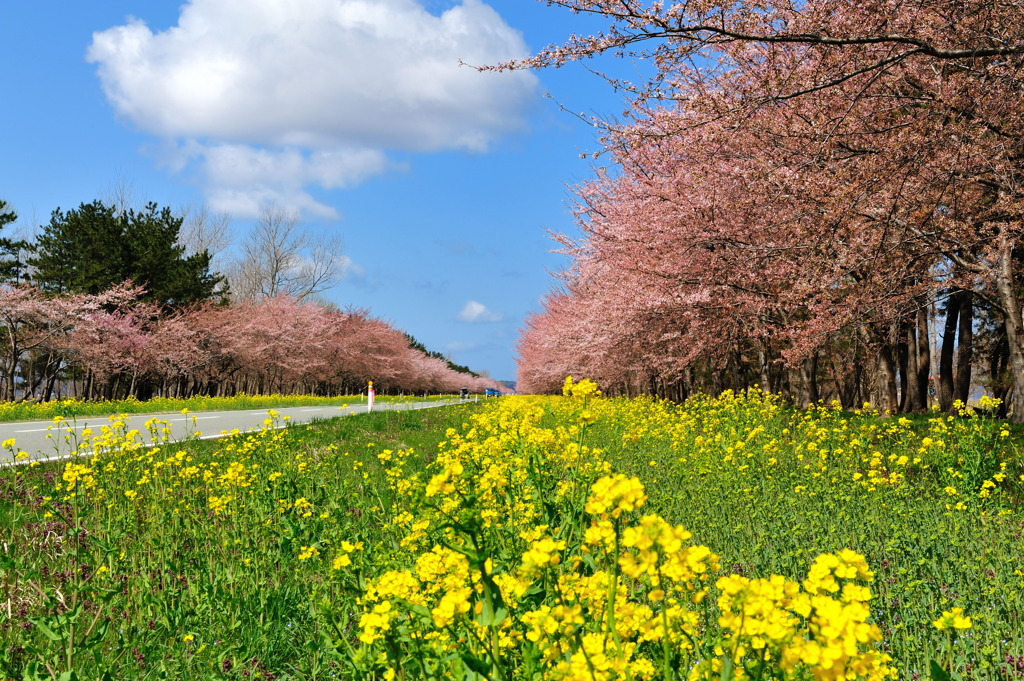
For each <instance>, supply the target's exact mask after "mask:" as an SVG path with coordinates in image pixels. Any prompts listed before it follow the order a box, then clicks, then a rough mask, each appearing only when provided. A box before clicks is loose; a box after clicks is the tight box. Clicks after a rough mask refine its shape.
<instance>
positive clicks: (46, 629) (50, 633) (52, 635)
mask: <svg viewBox="0 0 1024 681" xmlns="http://www.w3.org/2000/svg"><path fill="white" fill-rule="evenodd" d="M28 621H29V622H31V623H32V624H34V625H36V627H37V628H38V629H39V631H41V632H43V636H45V637H46V638H48V639H50V640H51V641H54V642H57V641H63V640H64V636H63V635H61V634H58V633H57V632H55V631H54V630H53V629H51V628H50V626H49V625H48V624H46V623H45V622H43V621H42V620H37V619H32V618H31V617H30V618H28Z"/></svg>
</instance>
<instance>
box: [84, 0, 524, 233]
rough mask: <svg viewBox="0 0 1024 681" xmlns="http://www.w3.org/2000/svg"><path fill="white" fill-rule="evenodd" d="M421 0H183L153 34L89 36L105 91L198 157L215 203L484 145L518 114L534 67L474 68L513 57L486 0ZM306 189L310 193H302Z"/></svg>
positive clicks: (129, 30) (134, 30)
mask: <svg viewBox="0 0 1024 681" xmlns="http://www.w3.org/2000/svg"><path fill="white" fill-rule="evenodd" d="M421 2H422V0H303V2H301V3H294V2H287V1H286V0H247V1H246V2H239V1H238V0H190V1H189V2H188V3H186V4H185V5H184V6H183V7H182V10H181V15H180V16H179V19H178V23H177V25H175V26H172V27H171V28H168V29H167V30H165V31H159V32H156V33H154V32H153V31H152V30H151V29H150V28H149V27H148V26H147V25H146V24H145V23H144V22H142V21H140V20H135V19H133V20H131V21H129V22H128V23H126V24H125V25H123V26H116V27H113V28H110V29H107V30H105V31H100V32H97V33H95V34H94V35H93V40H92V44H91V45H90V47H89V50H88V54H87V58H88V59H89V61H90V62H92V63H95V64H97V67H98V72H99V76H100V80H101V82H102V85H103V89H104V91H105V93H106V96H107V98H108V100H109V101H110V103H111V104H112V106H113V107H114V109H115V110H116V111H117V113H118V114H119V115H120V116H121V117H123V118H124V119H126V120H127V121H129V122H131V123H132V124H134V125H135V126H137V127H138V128H140V129H142V130H144V131H147V132H149V133H151V134H153V135H156V136H158V137H160V138H161V139H164V140H173V141H174V142H175V143H176V145H177V149H178V154H179V156H178V158H177V159H174V160H170V161H168V164H169V165H170V166H172V167H175V166H176V167H184V166H187V165H190V164H198V165H200V167H201V170H202V173H203V176H204V180H205V181H206V182H207V183H208V185H209V186H210V187H211V194H212V197H213V198H214V199H215V201H216V202H217V203H219V207H220V209H225V208H231V209H234V210H238V211H242V212H245V211H246V210H247V209H246V207H245V206H246V202H247V201H248V202H252V201H256V202H257V203H259V202H261V201H265V200H266V199H267V198H268V195H273V196H271V197H270V198H275V199H278V200H279V203H282V201H280V199H282V198H286V199H288V202H286V203H292V204H294V203H295V202H299V203H302V202H303V201H305V205H302V206H299V207H301V208H304V209H305V210H313V211H314V212H321V213H323V212H324V211H325V210H327V212H329V209H326V207H323V206H319V207H318V204H316V202H315V200H314V199H313V198H312V197H311V196H309V194H308V193H306V192H305V191H304V188H305V187H309V186H311V185H317V186H320V187H323V188H325V189H333V188H338V187H344V186H348V185H350V184H352V183H355V182H358V181H360V180H362V179H364V178H366V177H369V176H371V175H374V174H377V173H381V172H384V171H386V170H388V169H390V168H391V167H392V166H391V165H390V163H389V162H388V160H387V157H386V152H388V151H408V152H430V151H437V150H442V149H465V150H470V151H485V150H486V149H487V148H488V147H489V146H490V145H491V144H492V143H493V142H494V141H495V140H496V139H497V138H498V137H500V136H501V135H504V134H507V133H509V132H511V131H515V130H517V129H519V128H520V127H521V126H522V121H523V111H524V107H525V105H526V103H527V102H528V101H529V100H530V99H531V98H532V96H533V95H534V92H535V89H536V78H535V77H534V76H533V75H531V74H529V73H522V72H516V73H504V74H497V73H479V72H477V71H476V70H474V69H472V68H468V67H465V66H460V65H459V61H460V60H463V61H465V62H467V63H473V64H487V63H495V62H499V61H503V60H506V59H509V58H512V57H518V56H523V55H524V54H525V53H526V51H527V50H526V46H525V44H524V43H523V40H522V36H521V34H520V33H519V32H518V31H516V30H514V29H512V28H510V27H509V26H508V25H507V24H505V22H504V21H503V20H502V18H501V17H500V16H499V15H498V14H497V12H495V11H494V10H493V9H492V8H491V7H489V6H488V5H486V4H485V3H484V2H482V1H481V0H461V1H459V2H453V4H452V6H450V7H449V8H448V9H447V10H445V11H444V12H441V13H440V14H432V13H430V12H428V11H427V10H426V9H425V8H424V6H423V5H422V4H421ZM304 197H305V198H304Z"/></svg>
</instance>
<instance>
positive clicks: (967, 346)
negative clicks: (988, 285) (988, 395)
mask: <svg viewBox="0 0 1024 681" xmlns="http://www.w3.org/2000/svg"><path fill="white" fill-rule="evenodd" d="M958 297H959V298H960V323H959V327H958V329H957V347H956V384H955V385H954V391H953V397H954V399H957V400H960V401H961V402H963V403H964V404H965V405H966V404H967V400H968V399H970V397H971V362H972V361H973V360H974V294H973V293H971V292H970V291H961V292H960V293H959V295H958Z"/></svg>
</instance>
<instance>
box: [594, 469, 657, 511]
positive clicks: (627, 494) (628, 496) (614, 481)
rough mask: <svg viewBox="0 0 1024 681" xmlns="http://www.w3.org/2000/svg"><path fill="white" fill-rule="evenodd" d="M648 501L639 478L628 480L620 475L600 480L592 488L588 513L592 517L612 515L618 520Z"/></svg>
mask: <svg viewBox="0 0 1024 681" xmlns="http://www.w3.org/2000/svg"><path fill="white" fill-rule="evenodd" d="M646 501H647V495H646V494H645V493H644V486H643V484H642V483H641V482H640V479H639V478H627V477H626V476H625V475H622V474H621V473H618V474H616V475H611V476H606V477H603V478H601V479H600V480H598V481H597V482H595V483H594V484H593V486H592V487H591V494H590V497H589V498H588V499H587V506H586V511H587V513H590V514H591V515H606V514H607V515H611V517H613V518H618V517H619V516H620V515H621V514H622V513H623V512H626V513H629V512H631V511H634V510H636V509H638V508H640V507H641V506H643V505H644V503H645V502H646Z"/></svg>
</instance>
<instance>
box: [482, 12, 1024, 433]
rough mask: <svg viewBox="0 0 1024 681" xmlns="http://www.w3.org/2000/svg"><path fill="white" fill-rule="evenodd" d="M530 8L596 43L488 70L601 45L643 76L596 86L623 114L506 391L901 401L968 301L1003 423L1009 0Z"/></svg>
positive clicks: (1023, 266)
mask: <svg viewBox="0 0 1024 681" xmlns="http://www.w3.org/2000/svg"><path fill="white" fill-rule="evenodd" d="M549 4H553V5H558V6H562V7H566V8H568V9H570V10H573V11H576V12H581V13H588V14H594V15H599V16H601V17H604V18H606V19H607V20H608V28H607V29H606V30H605V31H604V32H602V33H600V34H598V35H594V36H573V37H571V38H569V39H568V40H567V41H566V42H565V43H564V44H562V45H556V46H553V47H551V48H548V49H546V50H544V51H542V52H541V53H539V54H538V55H537V56H536V57H534V58H532V59H527V60H523V61H520V62H517V63H512V64H506V65H502V67H499V68H503V67H512V68H522V67H537V66H557V65H559V64H562V63H564V62H566V61H570V60H576V59H585V58H588V57H591V56H594V55H597V54H600V53H603V52H609V51H610V52H618V53H624V54H627V55H629V56H632V57H634V58H640V59H646V60H649V63H650V65H651V66H652V69H651V71H652V72H653V74H654V75H653V77H652V78H650V79H649V80H647V81H645V82H639V83H624V82H615V85H616V86H619V87H620V88H621V91H623V92H625V93H627V95H628V96H629V97H630V98H631V107H630V110H629V112H627V115H626V116H625V117H624V118H623V119H622V120H619V121H603V123H604V124H605V130H606V137H605V140H604V142H605V147H606V153H605V157H604V158H606V159H607V160H608V165H609V167H607V168H600V169H598V175H597V178H596V179H595V180H593V181H591V182H588V183H585V184H584V185H582V186H581V187H580V188H579V190H578V197H579V198H578V204H577V216H578V220H579V224H580V229H581V232H582V234H583V238H582V239H579V240H571V239H567V238H563V239H562V240H561V242H562V244H563V246H564V248H565V250H566V251H568V252H569V253H570V254H571V255H572V256H573V257H574V262H573V266H572V267H571V268H570V270H569V271H567V272H566V273H565V288H564V290H563V291H561V292H558V293H555V294H553V295H552V296H551V297H550V298H549V300H548V302H547V306H546V309H545V312H544V313H543V314H541V315H538V316H536V317H535V318H533V319H531V320H530V322H529V324H528V328H527V332H526V334H524V337H523V342H522V343H521V346H520V356H521V364H520V371H521V374H522V375H525V376H527V377H528V378H529V380H528V381H527V382H526V383H528V384H530V385H532V386H533V387H534V388H537V387H541V386H548V385H550V386H552V387H556V386H557V384H556V383H555V380H556V379H557V380H560V377H561V376H564V375H565V374H566V373H572V374H579V373H580V371H581V370H586V371H585V373H591V374H592V375H595V376H600V377H603V378H604V380H605V382H606V383H607V384H609V385H614V386H618V387H620V388H624V387H628V389H630V390H636V389H649V386H652V385H663V386H664V385H665V384H669V385H672V384H688V385H692V384H693V383H694V382H695V380H696V378H695V375H694V374H693V372H694V371H695V370H697V369H701V367H704V369H701V370H706V371H707V373H706V374H705V375H706V376H708V377H709V379H713V380H711V383H713V384H715V385H717V386H718V387H724V385H723V380H722V379H723V378H724V379H727V380H725V381H724V383H725V384H729V385H731V387H735V388H743V387H744V386H747V385H751V384H752V383H753V382H760V383H761V384H762V385H767V386H769V387H777V386H778V387H786V386H789V387H790V389H791V390H793V392H800V390H797V389H795V388H794V386H799V385H801V384H802V385H804V386H805V388H804V390H803V391H802V392H803V394H804V399H807V398H811V399H813V398H814V396H816V395H817V394H818V392H817V381H818V380H819V375H820V378H821V379H825V378H826V377H827V378H828V379H829V380H828V383H830V384H832V385H831V386H830V390H832V392H833V394H836V393H838V394H839V396H840V397H841V398H842V399H843V401H844V403H849V404H851V405H852V404H855V400H856V399H857V398H858V397H861V396H864V395H865V393H864V392H863V391H861V390H860V389H858V390H854V391H847V390H846V388H845V387H844V386H845V385H846V384H847V381H848V380H849V381H854V382H856V383H859V384H864V383H865V382H866V380H865V378H864V377H865V376H867V377H870V380H871V381H872V382H873V385H871V386H868V387H867V392H868V393H871V394H872V395H873V396H874V398H876V399H877V402H876V404H879V405H880V406H881V407H883V408H887V409H893V410H896V409H898V408H903V409H914V408H921V407H922V406H923V405H922V402H921V395H922V394H924V395H925V397H924V399H925V401H927V388H928V386H927V380H928V362H929V361H930V358H929V356H928V353H927V346H928V343H927V342H925V343H923V344H922V343H919V342H918V340H917V339H920V338H921V337H922V335H924V337H925V339H927V337H928V334H929V333H931V330H930V322H929V317H930V318H931V319H932V320H933V322H934V320H935V319H936V318H937V317H938V316H940V315H945V316H946V317H948V319H947V323H946V324H945V326H946V336H947V337H948V338H950V339H952V337H953V334H959V335H958V337H959V338H961V339H962V341H963V342H958V343H953V342H952V341H951V340H950V342H948V343H947V342H944V343H943V352H949V353H951V352H953V349H954V347H956V346H959V347H962V348H968V347H969V346H970V343H971V332H972V330H973V328H974V326H976V324H975V323H974V321H973V319H974V317H973V316H972V315H974V314H975V313H974V310H975V309H979V310H984V314H986V315H987V316H988V319H987V321H986V326H987V327H988V328H990V329H991V337H992V343H991V346H990V348H991V350H992V352H993V353H995V354H994V355H993V357H994V360H993V362H992V367H991V369H990V371H989V376H988V380H989V381H990V384H991V386H993V387H995V386H1004V387H1005V386H1012V390H1010V392H1009V393H1008V394H1007V393H1006V390H1005V389H1004V390H1003V394H1004V395H1007V396H1008V397H1009V398H1010V400H1011V402H1012V403H1013V414H1014V418H1015V419H1017V420H1024V319H1022V315H1021V311H1022V308H1024V297H1022V292H1024V245H1022V243H1021V239H1022V238H1024V166H1022V162H1021V159H1022V158H1024V146H1022V145H1024V141H1022V140H1024V118H1022V115H1021V114H1022V112H1024V72H1022V68H1024V58H1022V55H1024V22H1021V20H1020V19H1021V12H1020V7H1019V5H1017V4H1015V3H991V2H985V1H982V0H966V1H957V2H953V1H952V0H926V1H924V2H907V1H905V0H886V1H884V2H877V3H866V4H865V3H848V2H842V1H840V0H810V1H809V2H804V1H801V2H795V1H791V0H767V1H763V2H762V1H757V2H753V1H747V0H741V1H740V2H729V3H723V2H717V1H711V2H701V3H673V4H667V3H660V2H646V1H641V0H553V2H551V3H549ZM972 301H977V302H978V303H979V305H980V307H977V306H973V305H972ZM922 314H923V316H922ZM958 316H959V320H958V319H957V317H958ZM933 322H932V323H933ZM957 322H959V323H957ZM819 360H821V361H820V362H819ZM970 363H971V360H970V357H969V353H964V359H963V361H962V362H960V367H959V368H958V369H957V370H958V371H961V370H962V371H963V372H964V377H963V378H964V379H965V380H958V381H957V384H959V385H961V386H963V387H964V389H965V390H966V389H969V387H970V380H969V372H970ZM940 364H941V365H942V366H943V367H945V368H946V369H945V370H947V371H948V370H951V369H950V367H952V366H953V362H952V361H944V362H940ZM1003 374H1005V376H1004V375H1003ZM911 377H913V381H912V382H908V379H909V378H911ZM901 381H902V384H901V383H900V382H901ZM698 382H699V381H698ZM683 392H685V390H683ZM965 397H966V396H965ZM873 401H875V400H873Z"/></svg>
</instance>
